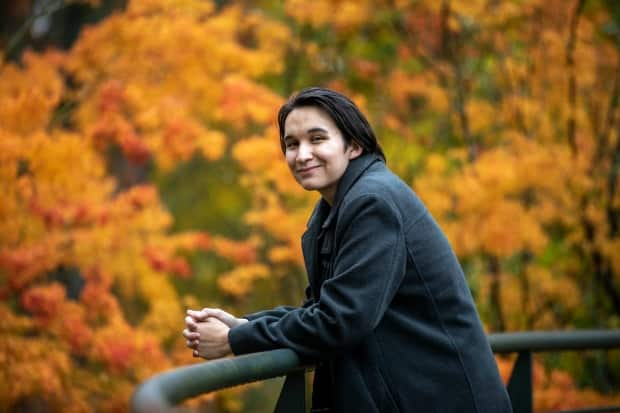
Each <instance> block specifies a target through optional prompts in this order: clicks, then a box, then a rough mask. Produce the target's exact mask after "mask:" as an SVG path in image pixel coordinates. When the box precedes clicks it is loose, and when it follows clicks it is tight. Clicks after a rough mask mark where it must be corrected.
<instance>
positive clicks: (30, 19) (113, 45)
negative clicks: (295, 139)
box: [0, 0, 620, 413]
mask: <svg viewBox="0 0 620 413" xmlns="http://www.w3.org/2000/svg"><path fill="white" fill-rule="evenodd" d="M0 24H1V29H0V48H1V49H0V62H1V63H0V191H1V197H0V412H13V411H24V412H90V411H96V412H125V411H127V410H128V401H129V398H130V396H131V393H132V392H133V390H134V389H135V386H136V385H137V384H138V383H140V382H141V381H143V380H145V379H146V378H148V377H149V376H150V375H152V374H155V373H157V372H160V371H163V370H165V369H169V368H173V367H175V366H181V365H184V364H188V363H194V362H196V360H195V359H193V358H192V357H191V354H190V352H189V350H188V349H187V348H186V347H185V345H184V341H183V338H182V337H181V330H182V328H183V317H184V312H185V309H187V308H201V307H203V306H212V307H221V308H224V309H226V310H228V311H231V312H234V313H236V314H239V315H241V314H243V313H246V312H250V311H255V310H259V309H263V308H267V307H271V306H274V305H278V304H293V305H294V304H298V303H300V301H301V299H302V292H303V287H304V285H305V282H306V281H305V273H304V269H303V260H302V256H301V251H300V245H299V239H300V235H301V234H302V233H303V231H304V228H305V224H306V220H307V217H308V215H309V213H310V210H311V208H312V205H313V203H314V202H315V201H316V200H317V194H315V193H307V192H304V191H303V190H301V189H300V188H299V187H298V186H297V185H296V183H295V182H294V181H293V180H292V178H291V177H290V176H289V172H288V170H287V168H286V165H285V163H284V162H283V157H282V154H281V151H280V147H279V143H278V138H277V130H276V122H275V114H276V111H277V109H278V108H279V105H281V104H282V103H283V102H284V101H285V99H286V97H287V96H289V95H290V94H291V93H293V92H294V91H295V90H299V89H300V88H303V87H306V86H310V85H322V86H327V87H331V88H334V89H336V90H338V91H341V92H344V93H345V94H347V95H349V96H351V97H352V98H353V99H354V100H355V101H356V102H357V103H358V105H359V106H360V107H361V108H362V109H363V111H364V112H365V113H367V114H368V116H369V118H370V120H371V123H372V124H373V126H374V128H375V129H376V132H377V134H378V136H379V137H380V141H381V143H382V145H383V146H384V149H385V152H386V155H387V158H388V165H389V166H390V167H391V168H392V169H393V170H394V171H395V172H397V173H398V174H399V175H400V176H401V177H402V178H403V179H404V180H405V181H406V182H407V183H409V184H410V185H411V187H412V188H414V190H415V191H416V192H417V193H418V194H419V195H420V196H421V198H422V199H423V200H424V201H425V202H426V203H427V205H428V207H429V209H430V210H431V211H432V213H433V214H434V215H435V217H436V218H437V219H438V221H439V222H440V224H441V226H442V227H443V228H444V230H445V231H446V233H447V235H448V237H449V239H450V240H451V242H452V244H453V246H454V248H455V250H456V252H457V254H458V256H459V258H460V260H461V262H462V264H463V267H464V269H465V272H466V275H467V280H468V282H469V285H470V287H471V290H472V293H473V295H474V298H475V300H476V303H477V305H478V308H479V311H480V314H481V316H482V318H483V321H484V324H485V327H486V328H487V331H489V332H503V331H521V330H570V329H578V328H602V329H609V328H619V327H620V318H619V315H620V177H619V173H618V171H619V168H620V138H619V132H620V110H619V108H618V106H619V97H620V96H619V95H620V3H619V2H617V1H616V0H570V1H569V0H501V1H497V0H441V1H439V0H417V1H414V0H410V1H407V0H392V1H389V0H373V1H371V0H315V1H305V0H286V1H267V0H264V1H261V0H256V1H234V0H231V1H225V0H220V1H209V0H129V1H124V0H114V1H112V0H111V1H103V0H101V1H96V0H90V1H68V0H65V1H62V0H15V1H7V2H2V4H1V5H0ZM412 305H415V303H412ZM513 361H514V358H512V357H507V358H498V363H499V366H500V370H501V372H502V374H503V376H504V377H505V378H506V377H507V376H508V375H509V373H510V369H511V366H512V362H513ZM534 372H535V374H534V375H535V405H536V411H538V412H544V411H548V410H551V409H560V408H577V407H580V406H596V405H603V404H612V403H618V402H620V384H619V381H620V353H619V352H618V351H609V352H570V353H556V354H553V353H552V354H541V355H537V356H536V357H535V370H534ZM277 387H278V383H275V384H274V383H273V382H267V383H266V384H255V385H250V386H245V387H240V388H235V389H232V390H226V391H222V392H219V393H216V394H215V395H210V396H207V397H201V398H198V399H196V400H194V401H192V402H190V403H189V404H190V405H192V406H193V407H194V408H196V409H198V410H200V411H203V412H227V413H234V412H242V411H243V412H263V411H265V412H267V411H270V410H271V409H272V408H273V400H274V397H276V394H277V390H278V389H277ZM447 397H449V396H447Z"/></svg>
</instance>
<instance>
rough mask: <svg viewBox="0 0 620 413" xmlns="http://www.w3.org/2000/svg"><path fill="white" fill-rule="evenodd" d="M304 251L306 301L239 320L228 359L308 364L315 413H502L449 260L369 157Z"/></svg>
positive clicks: (469, 302)
mask: <svg viewBox="0 0 620 413" xmlns="http://www.w3.org/2000/svg"><path fill="white" fill-rule="evenodd" d="M302 248H303V253H304V258H305V262H306V269H307V271H308V278H309V287H308V289H307V290H306V295H307V298H308V299H307V301H306V302H305V303H304V304H303V306H302V307H298V308H294V307H278V308H276V309H273V310H268V311H263V312H259V313H255V314H251V315H249V316H247V318H248V319H249V320H250V322H249V323H246V324H243V325H241V326H239V327H235V328H233V329H231V330H230V332H229V341H230V345H231V348H232V351H233V352H234V353H235V354H244V353H251V352H256V351H263V350H272V349H276V348H290V349H292V350H294V351H295V352H297V353H298V354H299V355H300V357H302V358H303V359H305V360H307V361H310V362H314V363H316V364H317V369H316V372H315V384H314V392H313V408H314V409H316V411H327V410H322V409H321V410H319V409H320V408H325V407H331V409H332V410H329V411H333V412H342V413H366V412H369V413H370V412H402V413H405V412H406V413H474V412H475V413H508V412H511V411H512V409H511V407H510V402H509V399H508V396H507V393H506V390H505V388H504V385H503V383H502V381H501V379H500V376H499V373H498V370H497V365H496V363H495V359H494V357H493V354H492V352H491V349H490V347H489V344H488V342H487V339H486V336H485V333H484V331H483V329H482V325H481V322H480V319H479V317H478V313H477V311H476V308H475V306H474V302H473V299H472V296H471V293H470V291H469V288H468V286H467V284H466V281H465V277H464V275H463V271H462V270H461V267H460V265H459V263H458V261H457V258H456V256H455V255H454V253H453V251H452V248H451V247H450V245H449V244H448V241H447V239H446V237H445V236H444V234H443V233H442V231H441V230H440V228H439V227H438V226H437V224H436V223H435V221H434V219H433V218H432V217H431V215H430V214H429V212H428V211H427V209H426V207H425V206H424V205H423V204H422V202H421V201H420V199H419V198H418V197H417V196H416V195H415V194H414V193H413V191H412V190H411V189H410V188H409V187H408V186H407V185H406V184H405V183H404V182H403V181H402V180H400V179H399V178H398V177H397V176H395V175H394V174H393V173H391V172H390V171H389V169H388V168H387V167H386V165H385V163H384V162H383V161H382V160H381V159H380V158H379V157H377V156H376V155H373V154H366V155H363V156H360V157H358V158H357V159H354V160H352V161H351V162H350V163H349V166H348V168H347V170H346V172H345V174H344V175H343V177H342V178H341V180H340V183H339V186H338V191H337V194H336V198H335V201H334V205H333V207H332V208H330V207H329V205H328V204H327V203H326V202H325V201H324V200H321V201H320V202H319V204H318V205H317V207H316V208H315V210H314V212H313V214H312V216H311V218H310V221H309V223H308V230H307V232H306V233H305V234H304V235H303V238H302Z"/></svg>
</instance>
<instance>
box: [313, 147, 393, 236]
mask: <svg viewBox="0 0 620 413" xmlns="http://www.w3.org/2000/svg"><path fill="white" fill-rule="evenodd" d="M377 161H381V162H382V159H381V157H380V156H379V155H376V154H373V153H366V154H363V155H361V156H358V157H357V158H355V159H353V160H351V161H350V162H349V166H347V169H346V170H345V172H344V174H343V175H342V178H340V182H338V189H337V190H336V196H335V197H334V204H333V205H332V206H331V208H330V206H329V204H328V203H327V201H325V199H323V198H321V200H320V201H319V202H318V203H317V205H316V207H315V208H314V211H313V212H312V215H311V216H310V219H309V220H308V224H307V227H308V229H310V228H315V227H316V228H317V229H318V225H319V224H320V222H321V221H323V225H322V226H321V227H322V228H327V227H328V226H329V225H330V224H331V222H332V220H333V219H334V216H335V215H336V212H337V211H338V207H339V206H340V203H341V202H342V200H343V198H344V196H345V195H346V194H347V192H349V189H351V186H353V184H354V183H355V182H356V181H357V180H358V179H359V177H360V176H361V175H362V174H363V173H364V171H365V170H366V169H368V167H369V166H370V165H372V164H373V163H375V162H377ZM326 214H328V215H327V218H325V219H324V220H323V218H324V217H325V215H326Z"/></svg>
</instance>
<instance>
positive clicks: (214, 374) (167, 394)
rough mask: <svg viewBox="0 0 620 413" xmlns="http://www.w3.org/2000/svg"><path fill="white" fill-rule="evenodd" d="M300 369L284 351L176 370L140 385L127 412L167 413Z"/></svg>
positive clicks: (290, 353)
mask: <svg viewBox="0 0 620 413" xmlns="http://www.w3.org/2000/svg"><path fill="white" fill-rule="evenodd" d="M303 369H304V365H303V364H302V363H301V360H300V359H299V357H298V356H297V354H296V353H295V352H294V351H292V350H288V349H279V350H272V351H264V352H260V353H253V354H246V355H243V356H237V357H232V358H226V359H220V360H214V361H210V362H206V363H200V364H193V365H189V366H184V367H179V368H175V369H172V370H169V371H166V372H163V373H159V374H157V375H155V376H153V377H151V378H150V379H149V380H147V381H145V382H144V383H142V385H140V386H139V387H138V389H137V390H136V391H135V393H134V395H133V397H132V400H131V409H132V412H134V413H147V412H148V413H152V412H153V413H156V412H157V413H158V412H162V413H163V412H169V411H170V410H171V409H172V408H173V406H175V405H176V404H178V403H180V402H182V401H183V400H186V399H189V398H192V397H195V396H198V395H201V394H206V393H210V392H212V391H215V390H219V389H223V388H225V387H233V386H237V385H240V384H245V383H250V382H253V381H259V380H266V379H270V378H273V377H279V376H283V375H285V374H288V373H291V372H294V371H298V370H303Z"/></svg>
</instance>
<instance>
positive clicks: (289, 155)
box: [284, 152, 295, 169]
mask: <svg viewBox="0 0 620 413" xmlns="http://www.w3.org/2000/svg"><path fill="white" fill-rule="evenodd" d="M284 159H285V160H286V164H287V165H288V167H289V168H290V169H293V167H294V165H295V155H294V154H292V153H290V152H287V153H285V155H284Z"/></svg>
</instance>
